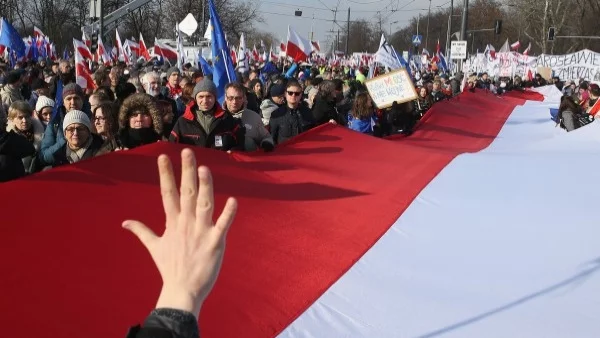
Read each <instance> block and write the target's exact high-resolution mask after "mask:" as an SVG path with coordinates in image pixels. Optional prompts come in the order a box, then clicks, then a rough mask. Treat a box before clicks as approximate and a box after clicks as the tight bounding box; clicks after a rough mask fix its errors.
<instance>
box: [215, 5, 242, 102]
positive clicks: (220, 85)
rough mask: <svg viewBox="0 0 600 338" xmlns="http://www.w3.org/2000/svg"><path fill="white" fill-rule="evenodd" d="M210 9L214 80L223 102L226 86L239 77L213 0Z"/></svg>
mask: <svg viewBox="0 0 600 338" xmlns="http://www.w3.org/2000/svg"><path fill="white" fill-rule="evenodd" d="M208 9H209V11H210V24H211V26H212V32H211V38H212V40H211V51H212V58H213V82H214V83H215V86H216V87H217V100H218V101H219V103H221V104H223V102H224V101H225V86H226V85H227V84H228V83H230V82H234V81H237V78H236V75H235V68H233V62H232V61H231V54H230V53H229V47H227V41H226V40H225V33H224V32H223V27H221V20H220V19H219V15H218V14H217V9H216V8H215V4H214V2H213V1H212V0H208Z"/></svg>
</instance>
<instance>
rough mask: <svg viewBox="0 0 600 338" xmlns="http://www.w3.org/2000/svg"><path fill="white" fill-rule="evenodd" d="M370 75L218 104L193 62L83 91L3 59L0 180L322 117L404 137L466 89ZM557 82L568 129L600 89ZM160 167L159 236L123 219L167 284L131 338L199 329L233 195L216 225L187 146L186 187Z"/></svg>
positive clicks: (243, 95)
mask: <svg viewBox="0 0 600 338" xmlns="http://www.w3.org/2000/svg"><path fill="white" fill-rule="evenodd" d="M368 73H369V70H368V69H366V68H358V69H350V68H347V67H329V66H312V67H310V66H309V67H300V68H298V70H296V72H295V73H294V74H293V75H291V76H284V75H282V74H283V69H282V65H279V68H278V67H275V68H274V71H272V72H268V73H266V72H263V71H261V70H259V69H251V70H250V71H249V72H246V73H243V74H238V78H239V81H238V82H233V83H230V84H228V85H227V86H226V88H225V95H224V100H223V104H220V103H219V93H218V89H217V87H216V86H215V84H214V83H213V81H212V78H211V77H210V76H207V77H205V76H204V75H203V74H202V72H201V71H200V70H199V69H197V68H195V67H192V66H191V65H185V66H184V69H183V70H180V69H178V68H176V67H166V66H159V65H156V64H147V65H145V66H144V67H140V66H138V67H126V66H124V65H122V64H118V65H114V66H112V67H105V66H98V65H96V67H95V68H94V73H93V79H94V86H93V87H94V89H92V88H91V86H90V88H87V89H85V90H84V89H82V88H81V87H80V86H79V85H77V84H76V80H75V72H74V69H73V66H72V64H71V63H70V61H68V60H61V61H59V62H57V63H50V64H47V63H46V62H43V61H42V62H39V63H28V64H19V65H17V67H16V68H15V69H7V67H6V65H0V83H1V87H0V99H1V101H2V105H1V106H0V182H4V181H9V180H13V179H17V178H20V177H23V176H25V175H27V174H32V173H35V172H39V171H42V170H48V169H51V168H54V167H57V166H62V165H67V164H70V163H76V162H79V161H82V160H85V159H88V158H91V157H95V156H100V155H102V154H106V153H109V152H113V151H119V150H121V151H124V150H128V149H133V148H136V147H139V146H143V145H147V144H151V143H154V142H174V143H182V144H186V145H190V146H198V147H205V148H213V149H216V150H223V151H276V149H277V145H279V144H281V143H283V142H285V141H286V140H288V139H290V138H293V137H294V136H296V135H298V134H300V133H303V132H305V131H307V130H309V129H311V128H314V127H316V126H319V125H322V124H326V123H332V124H337V125H342V126H347V127H348V128H349V129H351V130H354V131H356V132H360V133H364V134H369V135H373V136H374V137H385V136H388V135H393V134H398V133H402V134H407V135H408V134H410V133H411V132H412V131H413V128H414V126H415V124H416V122H417V121H418V120H419V119H421V118H422V117H423V116H424V115H425V114H426V113H427V112H428V111H429V110H430V109H431V107H433V106H434V105H436V104H438V103H439V102H442V101H444V100H450V99H452V98H453V97H455V96H457V95H459V94H460V93H461V91H462V89H461V83H463V76H462V75H461V74H456V75H454V76H450V75H449V74H446V73H440V72H437V71H423V72H413V75H414V81H415V88H416V92H417V94H418V98H417V99H415V100H414V101H411V102H406V103H402V104H394V105H393V106H392V107H391V108H388V109H378V108H377V107H376V106H375V105H374V103H373V100H372V99H371V97H370V95H369V93H368V91H367V90H366V87H365V80H366V75H367V74H368ZM288 75H289V74H288ZM464 80H465V81H464V82H466V87H467V88H466V90H471V91H475V90H476V89H481V90H484V91H489V92H493V93H494V94H497V95H502V94H503V93H504V92H506V91H509V90H522V89H523V88H525V87H529V86H534V87H539V86H544V85H547V83H546V81H545V80H544V79H543V78H542V77H541V76H539V75H536V77H535V79H533V81H522V79H521V78H519V77H515V78H513V79H511V78H498V79H495V80H492V79H490V77H489V76H488V74H485V73H483V74H471V75H470V76H468V77H467V79H464ZM553 83H554V84H555V85H556V86H557V88H558V89H559V90H561V91H562V93H563V95H564V96H563V99H562V102H561V105H560V108H559V112H558V115H557V118H556V120H557V123H558V124H559V125H560V126H561V127H563V128H565V129H566V130H567V131H571V130H574V129H576V128H579V127H581V126H583V125H585V124H586V120H591V119H590V118H592V119H593V117H594V116H595V115H596V113H597V112H598V109H600V105H599V104H598V98H599V97H600V88H599V87H598V85H595V84H590V83H588V82H586V81H583V80H581V81H578V82H577V83H575V82H569V81H567V82H564V83H563V82H562V81H560V79H557V78H555V79H553ZM158 167H159V175H160V176H161V180H160V182H161V191H171V193H170V194H163V205H164V207H165V213H166V218H167V224H166V230H165V232H164V234H163V235H162V236H161V237H158V236H157V235H155V234H154V233H153V232H152V231H151V230H149V229H148V228H147V227H146V226H145V225H143V224H141V223H140V222H137V221H125V222H124V223H123V227H124V228H125V229H128V230H130V231H131V232H132V233H133V234H135V235H136V236H137V237H138V238H139V239H140V241H141V242H142V244H143V245H144V246H145V247H146V248H147V249H148V251H149V252H150V253H151V256H152V258H153V260H154V262H155V264H156V266H157V268H158V270H159V272H160V273H161V277H162V279H163V284H164V285H163V289H162V291H161V295H160V297H159V300H158V303H157V308H156V309H155V310H154V311H153V312H152V313H151V315H150V316H149V317H148V318H147V319H146V321H145V322H144V324H143V325H138V326H134V327H132V328H131V330H130V332H129V334H128V337H163V336H164V337H172V336H177V337H197V336H198V314H199V311H200V307H201V305H202V302H203V301H204V299H205V298H206V296H207V295H208V293H209V292H210V290H211V288H212V287H213V285H214V283H215V280H216V277H217V275H218V272H219V268H220V265H221V261H222V257H223V246H224V242H225V236H226V233H227V230H228V228H229V226H230V225H231V223H232V221H233V218H234V216H235V211H236V208H237V203H236V202H235V200H234V199H230V200H229V201H228V202H227V204H226V206H225V209H224V211H223V214H222V215H221V217H219V219H218V220H217V221H216V222H215V223H213V222H212V220H211V219H210V217H211V216H207V215H212V212H213V210H212V209H211V210H208V209H206V208H204V205H210V206H212V205H213V203H212V199H213V196H212V188H211V186H212V178H211V176H210V171H209V170H208V169H207V168H205V167H201V168H199V169H198V170H196V168H197V165H196V162H195V159H194V155H193V152H191V151H189V149H186V150H184V151H183V152H182V182H181V185H182V189H184V188H185V191H192V192H193V193H192V194H189V195H185V196H183V195H182V196H179V194H178V191H177V187H176V186H175V179H174V175H173V169H172V167H171V164H170V161H169V159H168V158H166V156H160V157H159V159H158ZM192 172H193V174H190V173H192ZM199 195H200V196H199ZM184 205H185V206H186V208H187V209H189V210H183V206H184ZM198 207H199V208H200V210H201V211H200V212H198V210H196V208H198ZM183 214H185V215H184V216H182V215H183ZM189 215H196V216H195V217H192V218H190V217H189ZM178 227H198V228H201V229H204V231H201V232H193V233H194V234H195V237H194V236H181V234H185V233H189V232H188V231H173V230H174V229H176V228H178ZM185 243H187V244H186V245H184V244H185ZM162 247H168V248H170V249H169V250H162V249H161V248H162ZM184 247H185V248H194V249H193V250H192V251H191V252H186V254H185V255H184V256H185V259H179V258H177V257H178V256H177V255H179V252H178V250H180V249H181V248H184ZM207 248H208V249H207ZM181 250H183V249H181ZM181 257H183V256H181ZM173 262H176V263H177V264H172V263H173ZM181 272H184V273H183V274H181ZM190 295H193V297H192V296H190Z"/></svg>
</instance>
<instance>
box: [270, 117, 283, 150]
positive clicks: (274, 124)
mask: <svg viewBox="0 0 600 338" xmlns="http://www.w3.org/2000/svg"><path fill="white" fill-rule="evenodd" d="M279 124H280V123H279V119H277V118H273V115H271V118H270V119H269V132H270V133H271V137H273V142H274V143H275V144H277V143H278V141H279Z"/></svg>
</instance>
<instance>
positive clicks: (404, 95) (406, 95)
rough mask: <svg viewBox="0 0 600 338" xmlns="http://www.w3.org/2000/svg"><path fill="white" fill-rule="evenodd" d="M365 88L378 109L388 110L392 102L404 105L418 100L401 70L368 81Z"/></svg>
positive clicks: (410, 81) (412, 86)
mask: <svg viewBox="0 0 600 338" xmlns="http://www.w3.org/2000/svg"><path fill="white" fill-rule="evenodd" d="M365 86H367V90H368V91H369V94H370V95H371V98H372V99H373V102H374V103H375V106H377V108H379V109H384V108H389V107H391V106H392V104H393V103H394V102H398V103H404V102H408V101H412V100H415V99H417V98H418V95H417V91H416V90H415V86H414V84H413V82H412V80H411V79H410V76H409V75H408V72H406V69H403V68H402V69H398V70H395V71H393V72H390V73H387V74H383V75H380V76H378V77H375V78H373V79H369V80H367V81H365Z"/></svg>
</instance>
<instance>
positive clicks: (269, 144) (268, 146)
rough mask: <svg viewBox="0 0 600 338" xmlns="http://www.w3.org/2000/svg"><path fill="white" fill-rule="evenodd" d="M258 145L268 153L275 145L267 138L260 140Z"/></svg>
mask: <svg viewBox="0 0 600 338" xmlns="http://www.w3.org/2000/svg"><path fill="white" fill-rule="evenodd" d="M260 147H261V148H262V149H263V150H264V151H265V152H267V153H269V152H271V151H273V150H274V149H275V145H274V144H273V143H272V142H270V141H268V140H264V141H262V142H261V143H260Z"/></svg>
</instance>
